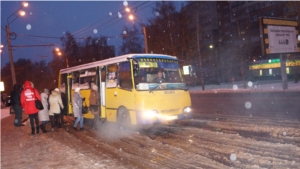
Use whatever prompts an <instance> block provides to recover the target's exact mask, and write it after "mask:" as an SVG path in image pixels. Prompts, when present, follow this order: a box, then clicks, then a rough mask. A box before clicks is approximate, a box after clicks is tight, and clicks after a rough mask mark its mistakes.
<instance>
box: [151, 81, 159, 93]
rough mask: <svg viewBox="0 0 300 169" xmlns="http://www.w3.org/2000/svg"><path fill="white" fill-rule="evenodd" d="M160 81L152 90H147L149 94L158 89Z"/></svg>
mask: <svg viewBox="0 0 300 169" xmlns="http://www.w3.org/2000/svg"><path fill="white" fill-rule="evenodd" d="M161 83H162V81H160V82H159V83H158V84H157V85H156V86H155V87H154V88H152V89H150V90H149V93H151V92H152V91H153V90H155V89H156V88H158V87H159V86H160V85H161Z"/></svg>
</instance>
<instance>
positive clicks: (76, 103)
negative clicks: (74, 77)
mask: <svg viewBox="0 0 300 169" xmlns="http://www.w3.org/2000/svg"><path fill="white" fill-rule="evenodd" d="M73 114H74V117H75V118H76V120H75V123H74V126H73V129H74V130H77V125H78V123H79V122H80V130H84V128H83V118H84V117H83V114H82V96H81V95H80V88H79V87H77V88H76V89H75V92H74V96H73Z"/></svg>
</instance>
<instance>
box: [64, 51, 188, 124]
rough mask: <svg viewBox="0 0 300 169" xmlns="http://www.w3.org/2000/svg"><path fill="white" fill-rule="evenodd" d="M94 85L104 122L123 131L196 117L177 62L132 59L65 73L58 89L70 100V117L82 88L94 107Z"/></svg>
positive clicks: (158, 57)
mask: <svg viewBox="0 0 300 169" xmlns="http://www.w3.org/2000/svg"><path fill="white" fill-rule="evenodd" d="M159 77H161V78H160V79H159ZM93 84H96V85H97V86H98V88H99V95H100V96H99V98H100V99H101V100H100V103H101V105H99V110H100V111H99V113H100V117H101V119H105V120H107V121H110V122H118V124H119V125H120V127H128V125H130V124H132V125H139V124H141V125H143V124H153V123H157V122H158V123H162V122H165V121H170V120H177V119H184V118H190V117H191V98H190V93H189V91H188V89H187V86H186V84H185V81H184V78H183V73H182V70H181V69H180V66H179V64H178V59H177V58H176V57H174V56H169V55H162V54H127V55H122V56H117V57H114V58H110V59H106V60H101V61H96V62H91V63H87V64H82V65H79V66H75V67H70V68H66V69H62V70H60V74H59V82H58V86H59V88H60V90H61V91H62V92H64V93H65V94H66V95H67V103H68V107H67V108H68V113H69V114H70V115H71V114H72V96H73V93H74V89H75V88H76V87H80V88H81V91H80V93H81V95H82V97H84V98H86V99H85V102H86V104H87V105H88V106H89V99H88V98H89V96H90V91H91V86H92V85H93ZM84 117H85V118H87V119H89V118H94V115H93V114H91V113H90V112H89V113H87V114H85V115H84Z"/></svg>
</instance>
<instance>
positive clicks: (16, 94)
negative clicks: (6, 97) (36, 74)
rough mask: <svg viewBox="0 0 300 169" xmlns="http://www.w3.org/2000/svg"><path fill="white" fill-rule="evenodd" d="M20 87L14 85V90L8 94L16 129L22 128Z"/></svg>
mask: <svg viewBox="0 0 300 169" xmlns="http://www.w3.org/2000/svg"><path fill="white" fill-rule="evenodd" d="M20 96H21V87H20V86H19V85H18V84H15V85H14V90H13V91H12V92H11V93H10V98H11V105H12V108H13V109H14V112H15V120H14V125H15V126H16V127H20V126H24V124H22V106H21V102H20Z"/></svg>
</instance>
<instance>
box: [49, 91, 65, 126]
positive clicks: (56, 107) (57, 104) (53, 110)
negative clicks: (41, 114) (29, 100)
mask: <svg viewBox="0 0 300 169" xmlns="http://www.w3.org/2000/svg"><path fill="white" fill-rule="evenodd" d="M49 104H50V110H49V114H53V115H54V124H55V126H56V127H57V128H61V124H60V111H61V108H62V109H63V108H64V105H63V103H62V100H61V95H60V91H59V89H58V88H55V89H54V90H53V91H52V92H51V95H50V96H49Z"/></svg>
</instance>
